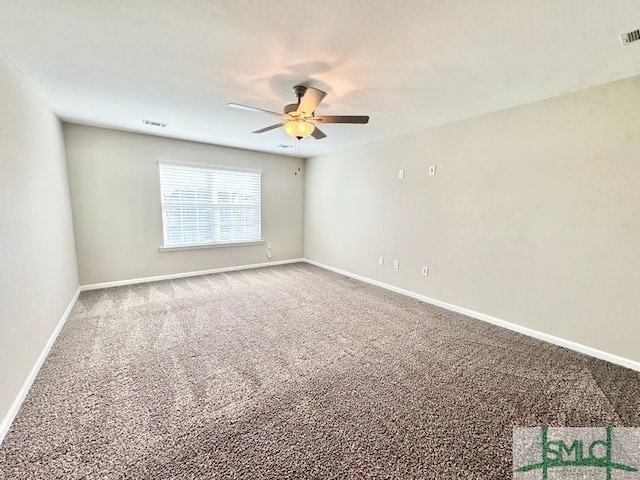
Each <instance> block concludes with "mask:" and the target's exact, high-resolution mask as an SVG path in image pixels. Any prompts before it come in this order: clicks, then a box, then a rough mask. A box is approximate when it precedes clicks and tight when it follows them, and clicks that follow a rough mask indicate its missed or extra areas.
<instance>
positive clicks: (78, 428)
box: [0, 264, 640, 479]
mask: <svg viewBox="0 0 640 480" xmlns="http://www.w3.org/2000/svg"><path fill="white" fill-rule="evenodd" d="M539 425H556V426H564V425H567V426H569V425H570V426H604V425H613V426H621V425H625V426H640V373H637V372H633V371H631V370H627V369H624V368H622V367H617V366H614V365H611V364H608V363H606V362H602V361H598V360H595V359H591V358H588V357H585V356H582V355H580V354H577V353H574V352H571V351H568V350H564V349H562V348H559V347H556V346H553V345H550V344H546V343H543V342H540V341H537V340H534V339H531V338H528V337H525V336H521V335H518V334H516V333H513V332H510V331H507V330H504V329H500V328H498V327H494V326H492V325H488V324H485V323H483V322H480V321H478V320H473V319H470V318H467V317H464V316H462V315H458V314H454V313H451V312H448V311H446V310H442V309H440V308H437V307H433V306H430V305H428V304H424V303H421V302H419V301H417V300H414V299H411V298H407V297H404V296H401V295H397V294H394V293H391V292H388V291H386V290H383V289H380V288H377V287H373V286H370V285H367V284H364V283H361V282H358V281H356V280H352V279H349V278H346V277H343V276H340V275H337V274H334V273H331V272H327V271H325V270H322V269H319V268H316V267H313V266H310V265H307V264H294V265H286V266H278V267H270V268H262V269H257V270H247V271H241V272H233V273H226V274H216V275H208V276H202V277H193V278H189V279H181V280H174V281H165V282H157V283H150V284H141V285H133V286H130V287H121V288H112V289H105V290H97V291H91V292H85V293H83V294H82V295H81V296H80V299H79V301H78V303H77V305H76V306H75V308H74V310H73V312H72V314H71V317H70V318H69V320H68V322H67V324H66V326H65V328H64V330H63V331H62V333H61V335H60V337H59V338H58V341H57V342H56V344H55V346H54V348H53V350H52V352H51V354H50V356H49V358H48V359H47V361H46V362H45V364H44V366H43V368H42V370H41V371H40V374H39V375H38V378H37V380H36V382H35V384H34V386H33V388H32V389H31V391H30V393H29V395H28V397H27V399H26V401H25V403H24V405H23V407H22V409H21V411H20V413H19V414H18V416H17V418H16V420H15V422H14V424H13V426H12V428H11V431H10V432H9V434H8V435H7V437H6V439H5V441H4V442H3V444H2V446H1V447H0V478H3V479H5V478H7V479H9V478H10V479H53V478H64V479H80V478H82V479H116V478H117V479H120V478H130V479H146V478H148V479H172V478H176V479H195V478H199V479H213V478H250V479H261V478H270V479H282V478H336V479H338V478H340V479H342V478H427V479H457V478H460V479H503V478H504V479H507V478H511V435H512V433H511V429H512V427H513V426H539Z"/></svg>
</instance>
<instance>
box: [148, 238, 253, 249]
mask: <svg viewBox="0 0 640 480" xmlns="http://www.w3.org/2000/svg"><path fill="white" fill-rule="evenodd" d="M262 244H264V240H256V241H253V242H221V243H196V244H193V245H179V246H176V247H160V248H159V249H158V250H160V251H161V252H172V251H174V250H195V249H199V248H220V247H241V246H245V245H262Z"/></svg>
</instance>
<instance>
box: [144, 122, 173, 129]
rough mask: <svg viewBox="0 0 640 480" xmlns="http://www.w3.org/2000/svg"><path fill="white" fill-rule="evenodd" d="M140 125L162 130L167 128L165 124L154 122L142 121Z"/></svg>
mask: <svg viewBox="0 0 640 480" xmlns="http://www.w3.org/2000/svg"><path fill="white" fill-rule="evenodd" d="M142 123H144V124H145V125H151V126H152V127H161V128H164V127H166V126H167V124H166V123H162V122H154V121H153V120H142Z"/></svg>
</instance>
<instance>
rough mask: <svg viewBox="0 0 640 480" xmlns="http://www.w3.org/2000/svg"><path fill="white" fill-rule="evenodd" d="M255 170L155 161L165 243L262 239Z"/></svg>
mask: <svg viewBox="0 0 640 480" xmlns="http://www.w3.org/2000/svg"><path fill="white" fill-rule="evenodd" d="M260 179H261V174H260V173H259V172H249V171H236V170H224V169H219V168H211V167H201V166H192V165H180V164H175V163H166V162H160V190H161V193H162V224H163V230H164V246H165V247H189V246H201V245H202V246H204V245H216V244H233V243H250V242H259V241H261V240H262V239H261V236H262V233H261V212H260V210H261V209H260Z"/></svg>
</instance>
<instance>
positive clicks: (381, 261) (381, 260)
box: [378, 257, 384, 265]
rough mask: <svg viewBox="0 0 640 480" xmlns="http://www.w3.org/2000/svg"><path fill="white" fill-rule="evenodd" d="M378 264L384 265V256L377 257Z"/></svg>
mask: <svg viewBox="0 0 640 480" xmlns="http://www.w3.org/2000/svg"><path fill="white" fill-rule="evenodd" d="M378 265H384V257H378Z"/></svg>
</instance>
